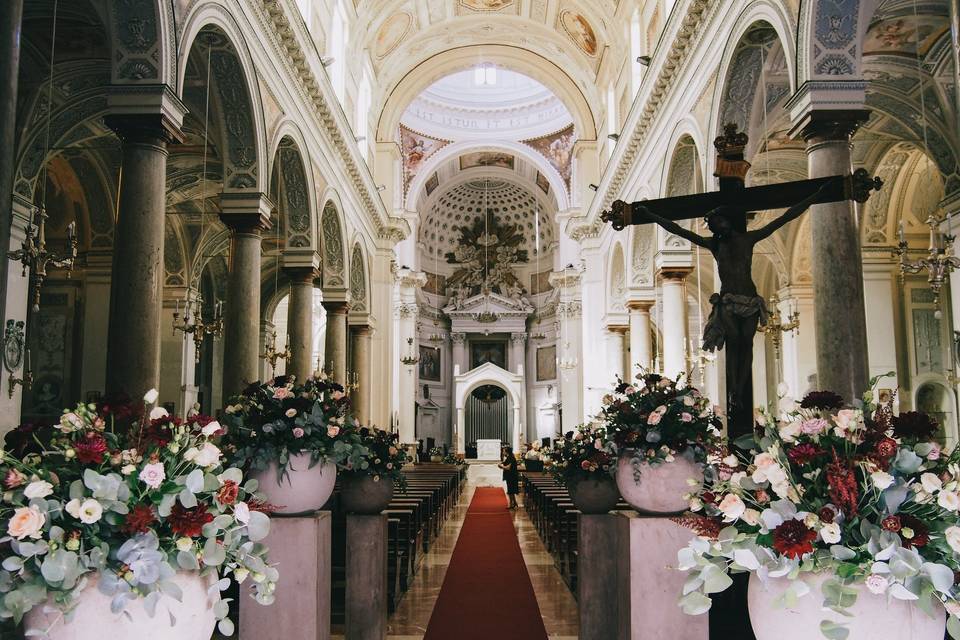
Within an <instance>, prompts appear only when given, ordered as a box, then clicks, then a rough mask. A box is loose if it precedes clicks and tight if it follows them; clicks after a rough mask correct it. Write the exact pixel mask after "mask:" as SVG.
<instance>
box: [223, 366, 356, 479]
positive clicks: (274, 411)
mask: <svg viewBox="0 0 960 640" xmlns="http://www.w3.org/2000/svg"><path fill="white" fill-rule="evenodd" d="M349 408H350V402H349V400H348V398H347V396H346V394H345V393H344V390H343V387H342V386H340V385H339V384H337V383H336V382H334V381H332V380H330V379H329V378H328V377H327V376H326V374H325V373H320V374H317V375H315V376H313V377H311V378H308V379H307V380H306V381H305V382H304V383H303V384H302V385H298V384H296V379H295V377H294V376H278V377H277V378H274V379H272V380H269V381H267V382H266V383H256V384H252V385H250V386H249V387H247V389H245V390H244V392H243V393H242V394H241V395H239V396H237V397H235V398H233V399H232V400H231V404H229V405H227V407H226V408H225V414H226V415H225V416H224V423H225V424H226V426H227V430H226V434H225V435H224V437H223V439H222V441H221V443H222V446H223V448H224V451H225V452H226V454H227V455H228V456H229V458H230V462H231V464H233V465H234V466H237V467H239V468H242V469H248V470H252V471H265V470H266V469H267V468H268V467H269V466H270V464H271V463H276V465H277V473H278V476H279V477H278V480H282V479H283V477H284V476H285V475H288V466H289V463H290V458H291V456H296V455H301V454H309V455H310V467H313V466H315V465H317V464H322V463H324V462H326V461H331V462H335V463H339V462H340V461H341V460H342V459H343V457H344V455H345V448H344V445H345V442H346V440H345V435H346V429H345V427H346V426H347V424H348V422H349V420H350V418H349V417H348V416H347V411H348V410H349Z"/></svg>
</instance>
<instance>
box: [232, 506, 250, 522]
mask: <svg viewBox="0 0 960 640" xmlns="http://www.w3.org/2000/svg"><path fill="white" fill-rule="evenodd" d="M233 517H234V518H236V519H237V522H239V523H240V524H247V523H249V522H250V507H249V506H248V505H247V503H246V502H238V503H237V504H235V505H234V506H233Z"/></svg>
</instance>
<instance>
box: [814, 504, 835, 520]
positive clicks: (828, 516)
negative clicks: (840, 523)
mask: <svg viewBox="0 0 960 640" xmlns="http://www.w3.org/2000/svg"><path fill="white" fill-rule="evenodd" d="M817 515H818V516H820V522H823V523H824V524H833V521H834V520H835V519H836V517H837V511H836V509H834V508H833V505H829V504H828V505H824V506H823V508H821V509H820V511H819V512H818V513H817Z"/></svg>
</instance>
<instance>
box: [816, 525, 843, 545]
mask: <svg viewBox="0 0 960 640" xmlns="http://www.w3.org/2000/svg"><path fill="white" fill-rule="evenodd" d="M820 537H821V538H823V541H824V542H826V543H827V544H837V543H839V542H840V525H838V524H837V523H836V522H831V523H830V524H825V525H823V526H822V527H820Z"/></svg>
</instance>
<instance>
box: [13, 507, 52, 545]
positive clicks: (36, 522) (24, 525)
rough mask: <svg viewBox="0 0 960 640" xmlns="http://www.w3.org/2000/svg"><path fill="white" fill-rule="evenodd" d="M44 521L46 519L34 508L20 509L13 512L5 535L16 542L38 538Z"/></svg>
mask: <svg viewBox="0 0 960 640" xmlns="http://www.w3.org/2000/svg"><path fill="white" fill-rule="evenodd" d="M46 521H47V517H46V516H45V515H43V514H42V513H41V512H40V510H39V509H37V508H36V507H20V508H19V509H17V510H16V511H14V512H13V517H12V518H10V524H9V525H8V526H7V533H9V534H10V535H11V536H13V537H14V538H16V539H17V540H23V539H24V538H39V537H40V532H41V531H42V530H43V524H44V523H45V522H46Z"/></svg>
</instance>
